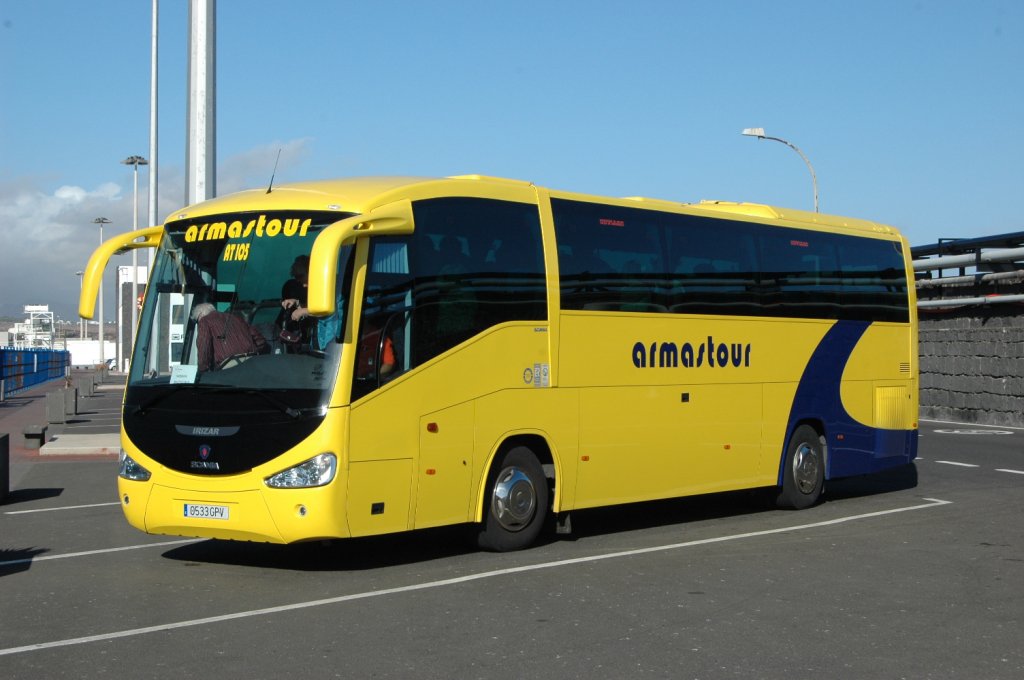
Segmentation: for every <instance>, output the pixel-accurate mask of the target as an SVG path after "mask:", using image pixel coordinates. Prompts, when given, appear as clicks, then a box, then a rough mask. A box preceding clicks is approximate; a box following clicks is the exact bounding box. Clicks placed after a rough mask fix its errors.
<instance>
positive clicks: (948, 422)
mask: <svg viewBox="0 0 1024 680" xmlns="http://www.w3.org/2000/svg"><path fill="white" fill-rule="evenodd" d="M920 422H922V423H939V424H940V425H966V426H968V427H991V428H994V429H997V430H1024V427H1014V426H1012V425H983V424H981V423H960V422H957V421H955V420H927V419H925V418H922V419H921V421H920Z"/></svg>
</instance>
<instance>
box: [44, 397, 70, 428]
mask: <svg viewBox="0 0 1024 680" xmlns="http://www.w3.org/2000/svg"><path fill="white" fill-rule="evenodd" d="M65 421H66V418H65V417H64V395H63V394H61V393H60V390H58V391H56V392H47V393H46V422H48V423H50V424H51V425H53V424H57V423H60V424H63V423H64V422H65Z"/></svg>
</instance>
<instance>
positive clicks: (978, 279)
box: [917, 269, 1024, 288]
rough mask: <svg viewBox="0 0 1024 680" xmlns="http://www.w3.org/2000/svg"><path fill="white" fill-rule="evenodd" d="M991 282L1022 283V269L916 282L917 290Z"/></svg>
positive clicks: (1023, 272)
mask: <svg viewBox="0 0 1024 680" xmlns="http://www.w3.org/2000/svg"><path fill="white" fill-rule="evenodd" d="M991 281H1003V282H1006V281H1011V282H1012V281H1024V269H1019V270H1017V271H1012V272H989V273H988V274H981V275H979V274H970V275H968V276H946V277H943V278H941V279H922V280H920V281H918V282H917V287H918V288H939V287H942V286H960V285H968V286H969V285H971V284H975V283H988V282H991Z"/></svg>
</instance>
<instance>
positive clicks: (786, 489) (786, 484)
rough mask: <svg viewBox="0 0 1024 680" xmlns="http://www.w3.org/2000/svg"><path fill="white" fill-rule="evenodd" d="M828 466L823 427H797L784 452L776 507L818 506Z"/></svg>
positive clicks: (816, 424)
mask: <svg viewBox="0 0 1024 680" xmlns="http://www.w3.org/2000/svg"><path fill="white" fill-rule="evenodd" d="M827 462H828V447H827V444H826V439H825V428H824V427H823V426H822V424H821V423H820V422H817V421H811V420H806V421H801V422H799V423H797V425H796V427H794V428H793V432H792V434H791V435H790V436H789V440H788V441H787V442H786V448H785V450H784V451H783V456H782V465H781V474H780V484H779V486H778V488H777V495H776V497H775V505H776V506H778V507H780V508H787V509H792V510H802V509H804V508H809V507H811V506H812V505H814V504H815V503H817V502H818V500H819V499H820V498H821V494H822V491H823V490H824V487H825V469H826V464H827Z"/></svg>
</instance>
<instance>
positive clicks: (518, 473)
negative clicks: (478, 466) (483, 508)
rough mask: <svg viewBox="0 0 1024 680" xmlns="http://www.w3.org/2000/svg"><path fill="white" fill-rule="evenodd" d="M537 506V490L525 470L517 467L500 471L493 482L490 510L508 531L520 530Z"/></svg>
mask: <svg viewBox="0 0 1024 680" xmlns="http://www.w3.org/2000/svg"><path fill="white" fill-rule="evenodd" d="M536 508H537V490H536V489H535V488H534V486H533V482H531V481H530V478H529V477H528V476H527V474H526V473H525V472H523V471H522V470H520V469H519V468H517V467H508V468H505V469H504V470H502V471H501V474H499V475H498V479H496V480H495V482H494V491H493V494H492V496H491V512H492V513H493V514H494V518H495V519H496V520H498V524H500V525H501V527H502V528H503V529H506V530H508V531H521V530H522V529H525V528H526V525H527V524H529V523H530V520H531V519H533V514H534V511H535V510H536Z"/></svg>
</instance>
